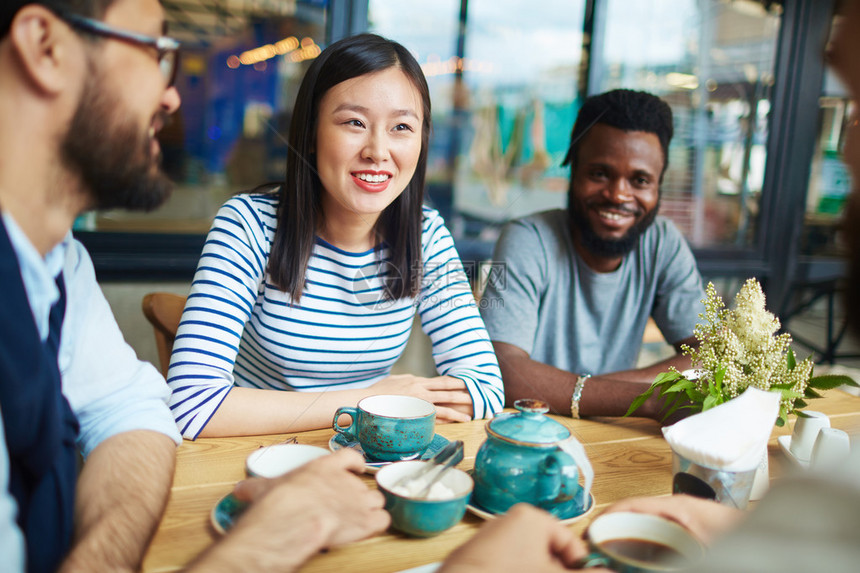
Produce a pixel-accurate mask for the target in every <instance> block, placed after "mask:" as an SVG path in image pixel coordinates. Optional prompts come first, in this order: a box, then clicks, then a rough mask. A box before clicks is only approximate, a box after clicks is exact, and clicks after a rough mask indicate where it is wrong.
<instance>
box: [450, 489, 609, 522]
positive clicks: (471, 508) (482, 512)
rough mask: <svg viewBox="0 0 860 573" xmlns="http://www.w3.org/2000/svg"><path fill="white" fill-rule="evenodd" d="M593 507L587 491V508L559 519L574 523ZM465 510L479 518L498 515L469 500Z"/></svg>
mask: <svg viewBox="0 0 860 573" xmlns="http://www.w3.org/2000/svg"><path fill="white" fill-rule="evenodd" d="M593 509H594V495H593V494H591V493H589V494H588V509H586V510H585V511H583V512H582V513H580V514H579V515H574V516H573V517H568V518H567V519H562V520H560V521H561V523H562V524H564V525H570V524H571V523H576V522H577V521H579V520H580V519H582V518H583V517H585V516H586V515H588V514H589V513H591V511H592V510H593ZM466 510H468V512H469V513H471V514H472V515H476V516H478V517H480V518H481V519H495V518H496V517H497V516H498V515H499V514H497V513H493V512H491V511H487V510H486V509H483V508H480V507H478V506H476V505H473V504H472V503H471V502H469V503H468V504H467V505H466Z"/></svg>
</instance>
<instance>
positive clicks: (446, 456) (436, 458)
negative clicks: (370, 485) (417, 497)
mask: <svg viewBox="0 0 860 573" xmlns="http://www.w3.org/2000/svg"><path fill="white" fill-rule="evenodd" d="M458 452H459V459H458V460H457V461H456V462H454V463H455V464H457V463H460V461H461V460H462V459H463V442H462V440H456V441H453V442H450V443H449V444H447V445H446V446H445V447H444V448H442V449H441V450H439V451H438V452H436V454H434V455H433V457H432V458H430V459H429V460H427V463H425V464H424V465H423V466H422V467H421V468H420V469H419V470H418V471H416V472H413V473H410V474H407V475H405V476H403V477H402V478H400V479H398V480H397V482H395V484H394V487H405V485H406V484H407V483H409V482H411V481H415V480H418V479H421V478H423V477H424V476H426V475H427V474H429V473H430V472H431V471H433V470H434V469H436V468H438V467H439V466H440V465H441V464H444V463H446V461H448V460H450V459H451V457H452V456H454V457H457V454H458Z"/></svg>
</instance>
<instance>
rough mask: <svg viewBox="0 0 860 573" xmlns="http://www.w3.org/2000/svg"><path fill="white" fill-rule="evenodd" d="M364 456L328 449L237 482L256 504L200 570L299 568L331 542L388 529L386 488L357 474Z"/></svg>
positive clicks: (240, 495)
mask: <svg viewBox="0 0 860 573" xmlns="http://www.w3.org/2000/svg"><path fill="white" fill-rule="evenodd" d="M363 471H364V459H363V458H362V457H361V456H360V455H359V454H357V453H356V452H353V451H351V450H342V451H340V452H338V453H336V454H332V455H328V456H323V457H321V458H318V459H316V460H313V461H311V462H309V463H308V464H306V465H304V466H302V467H301V468H299V469H297V470H294V471H292V472H290V473H288V474H286V475H285V476H283V477H280V478H277V479H272V480H267V479H261V478H252V479H248V480H245V481H242V482H239V483H238V484H237V485H236V489H235V490H234V494H235V495H236V497H237V498H239V499H241V500H243V501H248V502H251V506H250V507H249V508H248V509H247V510H246V511H245V513H244V514H243V515H242V517H241V518H240V519H239V520H238V521H237V523H236V525H235V527H234V528H233V529H232V530H231V531H230V532H229V533H228V535H227V536H226V537H225V538H224V539H223V540H222V541H221V542H220V543H216V544H215V545H214V546H213V547H212V548H211V549H210V550H209V551H207V552H206V553H205V554H203V555H202V556H201V557H200V558H199V559H198V560H197V561H196V562H195V563H194V564H193V565H192V567H191V568H190V570H192V571H194V570H199V571H207V572H209V571H294V570H296V569H298V568H299V567H301V566H302V564H303V563H305V561H307V560H308V559H310V558H311V557H312V556H313V555H315V554H316V553H318V552H319V551H321V550H323V549H329V548H332V547H337V546H340V545H344V544H346V543H351V542H353V541H358V540H360V539H365V538H367V537H370V536H373V535H375V534H377V533H379V532H381V531H384V530H385V529H386V528H387V527H388V524H389V521H390V518H389V516H388V513H386V512H385V510H384V509H383V506H384V504H385V500H384V498H383V497H382V494H381V493H380V492H379V491H377V490H375V489H370V488H368V487H367V485H366V484H365V483H364V482H363V481H362V480H361V479H359V478H358V477H357V475H356V474H360V473H362V472H363Z"/></svg>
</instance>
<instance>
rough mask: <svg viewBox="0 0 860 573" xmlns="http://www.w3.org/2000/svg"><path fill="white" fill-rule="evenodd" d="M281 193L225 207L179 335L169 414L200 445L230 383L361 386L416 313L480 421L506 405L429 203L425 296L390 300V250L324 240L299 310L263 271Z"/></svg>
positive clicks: (397, 351)
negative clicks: (356, 248) (361, 249)
mask: <svg viewBox="0 0 860 573" xmlns="http://www.w3.org/2000/svg"><path fill="white" fill-rule="evenodd" d="M277 205H278V199H277V196H276V195H275V194H249V195H238V196H236V197H233V198H231V199H230V200H229V201H227V202H226V203H225V204H224V205H223V206H222V207H221V209H220V210H219V212H218V214H217V216H216V217H215V221H214V223H213V225H212V229H211V230H210V231H209V235H208V237H207V238H206V244H205V246H204V248H203V254H202V255H201V257H200V262H199V264H198V267H197V272H196V274H195V276H194V281H193V283H192V285H191V292H190V294H189V296H188V302H187V303H186V306H185V311H184V312H183V314H182V321H181V323H180V325H179V330H178V332H177V335H176V342H175V343H174V347H173V355H172V357H171V361H170V370H169V372H168V376H167V382H168V384H169V385H170V387H171V388H172V390H173V396H172V398H171V401H170V407H171V409H172V410H173V415H174V417H175V419H176V422H177V425H178V426H179V428H180V430H181V431H182V433H183V435H184V436H185V437H187V438H195V437H196V436H197V435H198V434H199V433H200V431H201V430H202V429H203V427H204V426H205V425H206V423H207V422H208V421H209V419H210V418H211V417H212V415H213V414H214V413H215V411H216V410H217V409H218V406H219V405H220V404H221V402H222V401H223V400H224V397H225V396H226V395H227V393H228V392H229V391H230V389H231V388H232V387H233V385H234V384H235V385H237V386H245V387H250V388H265V389H277V390H292V391H299V392H301V391H309V392H313V391H323V390H348V389H354V388H365V387H367V386H370V385H371V384H374V383H375V382H378V381H380V380H382V379H383V378H385V377H386V376H388V375H389V373H390V371H391V367H392V366H393V365H394V363H395V362H396V361H397V359H398V358H399V357H400V355H401V353H402V352H403V349H404V348H405V347H406V342H407V340H408V339H409V333H410V330H411V327H412V322H413V319H414V317H415V313H416V312H418V314H419V315H420V317H421V325H422V328H423V330H424V332H426V333H427V335H428V336H429V337H430V339H431V341H432V343H433V359H434V361H435V363H436V369H437V371H438V372H439V374H440V375H446V376H453V377H457V378H460V379H461V380H463V381H464V382H465V384H466V387H467V389H468V391H469V394H470V395H471V397H472V403H473V406H474V416H475V417H476V418H485V417H489V416H492V415H493V414H494V413H496V412H498V411H500V410H501V409H502V407H503V404H504V397H503V390H502V380H501V374H500V371H499V365H498V362H497V360H496V356H495V354H494V353H493V347H492V345H491V343H490V340H489V337H488V335H487V331H486V329H485V328H484V323H483V321H482V320H481V317H480V314H479V313H478V309H477V307H476V304H475V300H474V298H473V296H472V292H471V289H470V287H469V282H468V280H467V278H466V274H465V272H464V271H463V266H462V263H461V262H460V258H459V256H458V255H457V251H456V249H455V248H454V241H453V240H452V238H451V235H450V233H449V232H448V230H447V229H446V228H445V225H444V223H443V221H442V218H441V216H440V215H439V213H438V212H436V211H435V210H433V209H430V208H427V207H425V208H424V220H423V225H422V236H421V243H422V248H423V252H422V263H423V265H424V278H423V281H422V288H421V292H420V294H419V296H418V297H417V298H404V299H398V300H388V299H386V298H385V297H384V288H385V283H384V279H385V276H386V273H387V272H388V271H389V270H390V266H389V265H387V249H386V248H384V247H382V248H379V249H374V250H371V251H368V252H365V253H350V252H346V251H343V250H341V249H338V248H336V247H334V246H333V245H330V244H328V243H326V242H325V241H323V240H322V239H319V238H317V240H316V244H315V245H314V248H313V253H312V255H311V258H310V261H309V263H308V271H307V275H306V285H305V289H304V291H303V293H302V298H301V300H300V302H299V304H295V305H294V304H291V297H290V296H289V295H287V294H286V293H284V292H282V291H281V290H279V289H278V287H276V286H275V285H273V284H272V283H271V282H270V279H269V276H268V274H267V272H266V267H267V261H268V258H269V252H270V249H271V245H272V240H273V238H274V234H275V226H276V223H277V220H276V211H277Z"/></svg>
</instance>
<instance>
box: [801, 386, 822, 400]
mask: <svg viewBox="0 0 860 573" xmlns="http://www.w3.org/2000/svg"><path fill="white" fill-rule="evenodd" d="M803 396H804V398H823V396H822V395H821V394H819V393H818V392H816V391H815V390H813V389H812V387H811V386H807V387H806V390H805V391H804V392H803Z"/></svg>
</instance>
